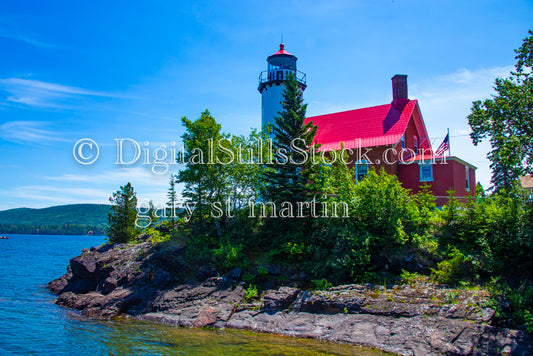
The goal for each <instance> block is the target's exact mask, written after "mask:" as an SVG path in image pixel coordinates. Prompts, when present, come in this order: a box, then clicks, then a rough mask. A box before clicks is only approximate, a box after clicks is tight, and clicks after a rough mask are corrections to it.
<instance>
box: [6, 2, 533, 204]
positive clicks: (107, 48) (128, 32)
mask: <svg viewBox="0 0 533 356" xmlns="http://www.w3.org/2000/svg"><path fill="white" fill-rule="evenodd" d="M531 18H533V3H531V2H530V1H529V2H528V1H514V0H510V1H470V2H465V1H422V0H421V1H402V0H395V1H385V0H383V1H381V0H377V1H335V0H331V1H327V2H318V1H270V2H257V1H232V2H223V1H210V2H204V1H197V2H194V1H180V2H175V1H166V2H164V1H152V2H150V3H148V2H140V1H113V2H110V1H105V2H104V1H91V2H84V3H82V2H73V1H46V2H44V1H24V0H20V1H4V2H1V3H0V171H1V172H2V173H1V175H0V209H9V208H15V207H22V206H25V207H45V206H51V205H58V204H68V203H82V202H88V203H107V202H108V198H109V196H110V195H111V193H112V192H113V191H116V190H117V189H118V187H119V186H120V185H123V184H125V183H126V182H127V181H131V182H132V184H133V186H134V188H135V189H136V191H137V192H138V197H139V199H141V200H143V199H153V200H154V201H156V202H157V201H164V200H165V199H164V196H165V193H166V190H167V188H168V175H169V174H170V172H168V173H167V174H162V175H155V174H153V173H152V172H151V171H150V168H151V166H150V165H148V166H146V165H141V164H137V165H131V166H126V167H118V166H116V165H115V164H114V162H115V159H116V145H115V141H114V140H115V139H120V138H132V139H134V140H136V141H138V142H139V143H144V142H149V148H150V149H151V152H153V150H154V149H155V148H157V147H158V146H159V145H162V144H164V145H166V146H167V148H170V147H171V143H172V142H173V141H174V142H176V144H177V145H179V142H180V136H181V135H182V134H183V128H182V127H181V121H180V118H181V117H183V116H187V117H188V118H190V119H195V118H197V117H198V116H199V115H200V113H201V112H202V111H203V110H205V109H209V110H210V111H211V113H212V114H213V116H214V117H215V118H216V119H217V120H218V121H219V122H220V123H221V124H222V127H223V129H224V130H225V131H227V132H232V133H235V134H246V133H248V132H249V130H250V128H252V127H259V126H260V120H261V117H260V112H261V98H260V94H259V93H258V91H257V84H258V75H259V72H260V71H262V70H264V69H266V57H267V56H268V55H270V54H271V53H273V52H275V51H277V49H278V46H279V42H280V37H281V35H283V38H284V42H285V45H286V49H287V50H288V51H290V52H291V53H293V54H295V55H296V56H297V57H298V65H299V69H300V70H302V71H304V72H306V73H307V82H308V88H307V90H306V91H305V94H304V98H305V101H306V102H307V103H308V104H309V106H308V115H310V116H311V115H318V114H325V113H329V112H335V111H340V110H349V109H356V108H360V107H364V106H370V105H379V104H385V103H387V102H389V101H390V100H391V81H390V78H391V77H392V76H393V75H394V74H396V73H400V74H408V76H409V77H408V81H409V96H410V98H412V99H418V100H419V103H420V106H421V110H422V114H423V116H424V119H425V122H426V126H427V129H428V132H429V134H430V136H431V137H432V139H433V140H434V144H435V145H438V144H439V143H440V141H441V140H442V138H443V136H444V135H445V132H446V129H447V128H448V127H449V128H450V132H451V134H452V138H451V149H452V154H453V155H458V156H459V157H461V158H463V159H464V160H466V161H468V162H470V163H472V164H474V165H476V166H478V167H479V169H478V171H477V180H478V181H481V183H482V184H483V185H484V186H488V185H489V183H488V182H489V180H490V170H489V168H488V164H489V163H488V161H487V160H486V159H485V155H486V153H487V150H488V146H487V145H481V146H478V147H474V146H473V145H472V144H471V141H470V139H469V137H468V136H467V135H468V132H469V131H468V125H467V121H466V116H467V115H468V113H469V109H470V105H471V102H472V101H473V100H476V99H483V98H486V97H488V96H490V94H491V92H492V85H493V81H494V78H495V77H497V76H506V75H507V74H508V73H509V71H510V70H511V69H512V65H513V64H514V62H515V60H514V52H513V49H515V48H518V47H519V46H520V45H521V42H522V39H523V38H525V37H526V36H527V30H528V29H530V28H531V27H532V26H531ZM81 138H91V139H93V140H94V141H95V142H97V143H98V145H99V148H100V156H99V159H98V160H97V161H96V162H95V163H94V164H92V165H87V166H84V165H81V164H79V163H77V162H76V161H75V160H74V158H73V146H74V144H75V142H77V141H78V140H79V139H81ZM143 147H144V146H143ZM175 169H176V167H174V169H173V172H175Z"/></svg>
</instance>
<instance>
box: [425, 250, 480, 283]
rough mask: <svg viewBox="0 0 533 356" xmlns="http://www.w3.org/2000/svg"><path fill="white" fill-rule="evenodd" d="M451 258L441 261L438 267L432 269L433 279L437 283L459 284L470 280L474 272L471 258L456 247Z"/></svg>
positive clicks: (450, 255)
mask: <svg viewBox="0 0 533 356" xmlns="http://www.w3.org/2000/svg"><path fill="white" fill-rule="evenodd" d="M449 257H450V258H449V259H447V260H444V261H442V262H439V263H438V264H437V269H433V268H432V269H431V279H433V280H434V281H435V282H437V283H442V284H448V285H457V284H459V282H461V281H464V280H468V279H469V276H471V273H472V264H471V259H470V258H469V257H467V256H465V255H464V254H463V253H461V251H459V250H458V249H456V248H453V249H452V252H451V253H450V254H449Z"/></svg>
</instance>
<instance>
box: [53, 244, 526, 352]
mask: <svg viewBox="0 0 533 356" xmlns="http://www.w3.org/2000/svg"><path fill="white" fill-rule="evenodd" d="M181 253H182V250H181V248H179V247H176V248H170V249H159V248H157V247H153V246H152V245H151V243H150V242H143V243H140V244H137V245H135V246H129V245H126V244H114V245H104V246H100V247H98V248H95V249H91V250H90V251H84V252H83V253H82V254H81V255H80V256H77V257H75V258H73V259H72V260H71V262H70V264H69V266H68V267H67V273H66V274H65V275H63V276H62V277H60V278H58V279H55V280H53V281H51V282H50V283H49V284H48V286H47V288H48V289H50V290H51V291H52V292H53V293H56V294H59V297H58V298H57V301H56V303H57V304H59V305H62V306H65V307H69V308H73V309H78V310H81V312H82V314H83V315H85V316H88V317H94V318H111V317H114V316H117V315H120V314H127V315H131V316H134V317H136V318H138V319H141V320H149V321H156V322H160V323H165V324H169V325H176V326H185V327H206V326H208V327H215V328H226V327H230V328H238V329H249V330H254V331H260V332H269V333H277V334H282V335H291V336H298V337H313V338H320V339H325V340H330V341H338V342H347V343H353V344H361V345H367V346H372V347H376V348H379V349H382V350H385V351H389V352H393V353H396V354H401V355H443V354H445V355H487V354H488V355H490V354H498V355H499V354H516V355H527V354H532V353H533V340H532V339H531V338H530V336H528V335H527V334H526V333H525V332H521V331H517V330H510V329H501V328H496V327H493V326H490V325H486V324H487V323H490V322H491V320H492V318H493V317H494V310H492V309H490V308H485V307H484V305H486V301H487V298H488V297H489V296H488V294H487V293H485V292H483V291H470V290H451V289H445V288H437V287H435V286H432V285H417V286H416V287H412V286H395V287H394V288H392V289H387V288H385V287H383V286H374V285H370V284H366V285H344V286H337V287H333V288H330V289H329V290H327V291H314V292H311V291H301V290H299V289H297V288H292V287H274V288H271V289H270V290H268V291H267V292H265V293H264V294H263V296H262V297H261V298H260V301H253V302H251V303H249V304H247V303H244V302H243V301H244V296H245V295H246V289H245V287H244V284H243V283H239V282H238V281H239V279H240V277H241V274H242V271H241V270H240V269H238V268H236V269H234V270H232V271H231V272H229V273H227V274H226V275H224V276H223V277H216V276H217V274H218V273H217V271H216V270H214V269H213V268H211V267H200V266H192V267H191V266H187V265H185V264H184V263H183V260H182V258H181V257H180V256H181ZM415 257H416V256H415ZM411 261H416V258H413V259H410V258H409V257H408V256H407V258H406V259H405V260H402V261H400V262H401V266H404V265H407V264H409V263H410V262H411ZM387 263H391V265H392V266H393V267H394V263H396V262H395V261H394V260H392V261H387ZM394 268H396V267H394ZM269 271H272V272H276V273H279V276H290V278H291V279H292V280H297V281H299V282H298V283H304V282H305V281H306V280H307V279H308V276H305V275H298V273H297V271H294V270H290V269H284V268H283V267H269ZM204 277H205V278H204ZM275 279H276V278H272V279H271V280H270V281H272V280H275ZM185 281H189V283H185ZM266 282H268V280H267V281H262V282H261V283H262V284H263V285H266ZM298 283H296V284H298Z"/></svg>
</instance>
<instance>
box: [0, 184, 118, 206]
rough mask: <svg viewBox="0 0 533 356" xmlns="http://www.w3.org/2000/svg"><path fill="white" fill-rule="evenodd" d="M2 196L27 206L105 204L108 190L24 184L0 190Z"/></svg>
mask: <svg viewBox="0 0 533 356" xmlns="http://www.w3.org/2000/svg"><path fill="white" fill-rule="evenodd" d="M0 193H2V195H3V196H6V197H11V198H16V199H17V200H18V201H25V202H26V203H24V204H22V205H23V206H27V207H45V206H51V205H58V204H76V203H80V202H83V203H93V204H107V203H109V201H108V200H107V196H108V194H109V192H106V191H105V190H101V189H94V188H80V187H73V188H68V187H56V186H50V185H24V186H18V187H13V188H10V189H6V190H3V191H0Z"/></svg>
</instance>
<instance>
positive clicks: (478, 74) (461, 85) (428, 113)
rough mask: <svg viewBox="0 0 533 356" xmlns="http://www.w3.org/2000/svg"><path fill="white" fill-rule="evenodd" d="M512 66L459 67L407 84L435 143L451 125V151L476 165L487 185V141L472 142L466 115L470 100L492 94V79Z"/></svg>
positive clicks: (483, 182)
mask: <svg viewBox="0 0 533 356" xmlns="http://www.w3.org/2000/svg"><path fill="white" fill-rule="evenodd" d="M513 68H514V67H513V66H504V67H494V68H482V69H478V70H469V69H464V68H463V69H459V70H457V71H455V72H453V73H450V74H447V75H441V76H436V77H429V78H425V79H423V80H420V81H416V82H414V83H413V84H412V85H410V88H409V90H410V95H409V96H410V98H413V99H418V101H419V104H420V109H421V111H422V115H423V116H424V121H425V123H426V127H427V129H428V133H429V135H430V137H431V138H432V139H433V141H434V145H435V144H436V145H438V144H440V142H441V141H442V139H443V138H444V136H445V135H446V129H447V128H449V129H450V135H451V137H450V146H451V153H452V155H454V156H458V157H460V158H462V159H464V160H465V161H467V162H470V163H472V164H473V165H475V166H477V167H478V170H477V172H476V179H477V180H478V181H480V182H481V184H482V185H483V186H484V187H485V188H487V187H489V186H490V183H489V182H490V177H491V171H490V167H489V166H490V161H489V160H488V159H487V158H486V155H487V153H488V152H489V150H490V144H489V143H487V142H483V143H481V144H479V145H478V146H474V145H473V144H472V141H471V139H470V137H469V133H470V131H471V130H470V127H469V125H468V119H467V116H468V115H469V114H470V110H471V107H472V102H473V101H475V100H483V99H486V98H490V97H491V95H493V94H494V89H493V86H494V79H495V78H497V77H500V78H505V77H508V76H509V74H510V72H511V70H513Z"/></svg>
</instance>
